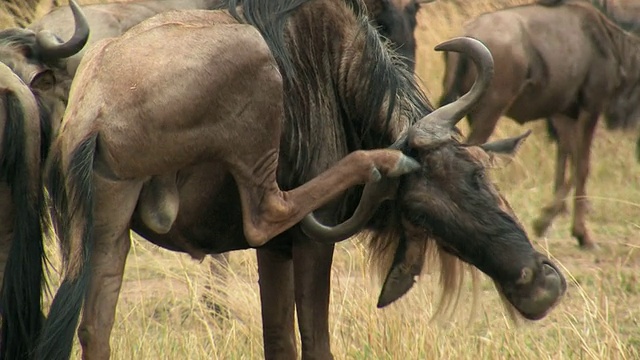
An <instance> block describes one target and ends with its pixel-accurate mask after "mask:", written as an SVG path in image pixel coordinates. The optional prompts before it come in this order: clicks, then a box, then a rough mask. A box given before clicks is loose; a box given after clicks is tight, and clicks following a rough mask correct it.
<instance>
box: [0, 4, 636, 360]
mask: <svg viewBox="0 0 640 360" xmlns="http://www.w3.org/2000/svg"><path fill="white" fill-rule="evenodd" d="M17 1H20V0H17ZM84 2H85V3H87V2H88V1H84ZM515 3H516V1H511V2H510V1H500V2H498V1H491V0H458V1H444V0H439V1H437V2H436V3H433V4H430V5H428V6H424V7H423V10H422V11H421V13H420V14H419V29H418V30H417V33H416V36H417V38H418V44H419V49H418V64H417V73H418V75H419V76H420V77H421V79H422V80H423V82H424V85H425V88H426V89H428V90H427V93H428V95H429V97H430V98H431V99H432V100H434V101H435V100H436V99H437V98H438V96H439V94H440V92H441V79H442V70H443V62H442V57H441V54H439V53H436V52H434V51H433V50H432V49H433V47H434V46H435V45H436V44H437V43H439V42H441V41H444V40H446V39H448V38H450V37H453V36H455V35H457V34H458V33H459V31H460V29H461V26H462V24H463V23H464V22H465V21H466V20H468V19H470V18H471V17H473V16H475V15H477V14H479V13H481V12H485V11H489V10H493V9H497V8H499V7H501V6H504V5H508V4H515ZM519 3H522V1H520V2H519ZM5 5H6V3H5ZM0 6H3V5H2V4H0ZM1 21H2V17H0V22H1ZM5 24H6V23H5ZM462 127H463V130H466V128H465V125H462ZM527 128H531V129H533V135H532V136H531V137H530V138H529V139H528V141H527V142H526V143H525V145H524V146H523V147H522V148H521V150H520V153H519V156H518V157H517V158H516V159H515V161H514V162H512V163H511V164H510V165H509V167H507V168H504V169H496V170H494V171H493V175H494V177H495V179H496V181H497V182H498V184H499V185H500V187H501V189H502V191H503V193H505V194H506V195H507V197H508V199H509V200H510V202H511V204H512V206H513V208H514V210H515V212H516V213H517V214H518V216H519V217H520V219H521V220H522V221H523V222H524V224H525V225H526V226H527V228H528V229H529V230H530V225H531V222H532V220H533V219H534V218H535V217H536V216H537V214H538V211H539V209H540V207H541V206H543V205H544V204H545V203H546V202H547V201H548V200H550V199H551V189H552V179H553V169H554V159H555V155H554V154H555V153H554V151H555V149H554V148H553V146H552V144H551V143H550V142H549V141H548V140H547V136H546V130H545V126H544V124H543V122H535V123H533V124H531V125H527V126H524V127H522V126H518V125H517V124H515V123H514V122H512V121H511V120H508V119H503V120H501V122H500V123H499V128H498V130H497V131H496V133H495V134H494V137H496V138H497V137H504V136H510V135H515V134H519V133H521V132H523V131H525V130H526V129H527ZM635 136H636V134H635V132H629V133H622V132H608V131H606V130H605V129H604V128H603V127H599V128H598V130H597V134H596V138H595V143H594V146H593V161H592V168H591V176H590V177H589V184H588V194H589V198H590V201H591V208H592V210H591V213H590V214H589V217H588V225H589V226H590V229H591V231H592V233H593V237H594V239H595V240H596V241H597V242H598V243H599V245H600V250H599V251H597V252H584V251H580V250H579V249H578V248H577V246H576V241H575V240H574V239H572V238H571V237H570V226H571V222H570V217H568V216H564V217H560V218H558V219H557V221H556V222H555V224H554V225H553V226H552V227H551V228H550V230H549V232H548V233H547V235H546V237H544V238H539V239H535V238H532V241H533V242H534V244H535V246H536V247H537V248H538V249H540V250H541V251H543V252H545V253H549V254H550V255H551V256H552V257H553V258H554V259H555V261H557V263H559V264H560V266H561V268H562V269H563V270H564V273H565V275H566V276H567V279H568V280H569V289H568V292H567V295H566V296H565V298H564V299H563V301H562V303H561V304H560V305H559V306H558V307H557V308H556V309H555V310H554V311H553V312H552V313H551V314H550V315H549V316H547V317H546V318H545V319H543V320H541V321H538V322H519V323H517V324H514V323H512V322H511V321H510V319H509V316H508V314H507V313H506V312H505V311H504V310H503V307H502V304H501V302H500V300H499V297H498V295H497V294H496V291H495V289H494V287H493V284H492V283H491V282H490V281H489V280H488V279H487V278H486V277H485V276H481V277H480V284H479V286H480V292H479V297H478V298H477V300H478V304H477V306H476V307H475V309H476V310H475V311H472V309H473V308H474V306H473V301H472V299H473V298H472V294H473V292H472V290H471V289H472V287H471V285H470V281H467V282H466V283H465V286H464V287H463V289H462V294H461V298H460V302H459V306H458V308H457V310H456V311H455V312H454V315H453V316H451V317H450V318H446V319H438V320H436V321H431V320H430V319H431V318H432V315H433V314H434V313H435V310H436V307H437V303H438V298H439V286H438V276H437V275H438V272H437V264H433V266H431V267H430V268H431V270H430V271H427V272H426V273H425V274H424V275H423V276H422V277H420V279H419V280H418V283H417V284H416V285H415V286H414V288H413V289H412V290H411V291H410V292H409V293H408V294H407V295H406V296H405V297H404V298H402V299H401V300H399V301H398V302H397V303H395V304H393V305H391V306H389V307H388V308H386V309H383V310H378V309H376V307H375V304H376V299H377V296H378V292H379V290H380V286H379V283H378V281H377V280H372V277H371V276H370V274H371V271H370V270H369V268H368V266H367V252H366V249H365V248H364V246H363V245H362V244H360V243H359V242H358V241H356V240H354V241H346V242H343V243H341V244H338V246H337V251H336V256H335V263H334V267H333V273H332V284H333V291H332V295H331V308H330V312H331V335H332V347H333V352H334V354H335V355H336V358H337V359H439V358H444V359H502V358H505V359H506V358H508V359H634V358H640V324H639V323H640V306H639V305H638V304H640V279H639V276H640V235H639V234H640V165H639V164H637V163H636V162H635V161H634V158H633V154H634V144H635ZM49 249H50V250H51V252H52V253H53V254H52V257H53V258H54V259H56V258H57V257H56V256H57V255H55V252H56V246H55V244H54V243H53V242H51V243H50V244H49ZM207 262H208V260H207V261H205V263H200V262H197V261H194V260H192V259H190V258H189V257H188V256H186V255H183V254H177V253H172V252H169V251H165V250H162V249H159V248H157V247H155V246H153V245H150V244H149V243H148V242H146V241H144V240H142V239H140V238H138V237H134V240H133V247H132V250H131V254H130V256H129V260H128V263H127V268H126V272H125V279H124V285H123V288H122V292H121V295H120V302H119V306H118V311H117V316H116V322H115V326H114V329H113V334H112V338H111V344H112V349H113V351H112V354H113V356H112V358H114V359H127V360H128V359H211V358H214V359H257V358H261V357H262V355H263V350H262V334H261V321H260V304H259V295H258V283H257V280H258V279H257V266H256V261H255V254H254V251H241V252H235V253H233V254H232V255H231V266H230V274H229V281H228V284H226V285H224V286H220V285H217V290H214V291H213V292H212V293H211V294H209V295H210V296H213V297H215V298H216V299H217V301H218V302H220V303H222V304H224V305H225V306H226V307H227V308H228V309H229V314H230V316H229V318H228V319H222V318H217V317H214V316H213V314H212V313H211V311H210V310H209V309H208V308H207V307H206V306H205V305H204V304H203V302H202V301H201V298H202V295H203V294H204V293H205V292H207V290H206V288H205V286H206V285H207V284H209V282H210V277H209V272H208V264H207ZM53 276H54V277H55V276H56V275H55V274H54V275H53ZM55 283H56V280H55V279H54V284H55ZM472 313H473V314H474V316H473V317H472V318H471V320H470V315H471V314H472ZM76 355H77V356H79V353H77V354H76Z"/></svg>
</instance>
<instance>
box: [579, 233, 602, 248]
mask: <svg viewBox="0 0 640 360" xmlns="http://www.w3.org/2000/svg"><path fill="white" fill-rule="evenodd" d="M576 237H577V238H578V246H579V248H580V250H584V251H598V250H600V247H599V246H598V244H596V243H594V242H593V241H591V240H590V239H589V240H585V239H584V237H580V236H576Z"/></svg>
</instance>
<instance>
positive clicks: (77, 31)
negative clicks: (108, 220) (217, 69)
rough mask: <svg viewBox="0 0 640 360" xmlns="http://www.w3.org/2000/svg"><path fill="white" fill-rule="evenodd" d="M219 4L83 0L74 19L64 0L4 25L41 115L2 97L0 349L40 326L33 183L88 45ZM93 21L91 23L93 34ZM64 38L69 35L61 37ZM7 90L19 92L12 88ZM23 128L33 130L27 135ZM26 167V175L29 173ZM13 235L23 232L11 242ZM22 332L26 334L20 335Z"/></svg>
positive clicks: (21, 351) (2, 48)
mask: <svg viewBox="0 0 640 360" xmlns="http://www.w3.org/2000/svg"><path fill="white" fill-rule="evenodd" d="M218 4H219V1H212V0H188V1H182V0H180V1H178V0H158V1H141V2H136V3H111V4H96V5H88V6H85V7H84V14H82V12H79V10H78V8H77V7H75V8H74V6H75V5H74V4H73V3H72V4H71V6H72V9H74V15H75V17H76V21H75V23H77V25H74V19H73V18H74V15H72V12H71V11H70V10H69V7H66V6H65V7H61V8H58V9H55V10H53V11H52V12H51V13H49V14H48V15H45V16H44V17H43V18H42V19H40V20H38V21H36V22H34V23H33V24H31V25H30V26H29V28H27V29H19V28H13V29H5V30H2V31H0V62H2V64H3V65H5V66H8V67H9V68H10V69H11V71H13V73H14V74H15V75H17V76H18V77H19V78H20V79H21V80H22V82H24V83H25V84H27V86H29V88H30V89H31V91H32V92H33V95H34V96H35V97H36V101H37V103H38V104H39V116H35V117H30V115H33V113H32V112H29V111H26V112H25V114H26V115H28V116H26V117H24V118H20V119H18V118H13V117H12V116H17V115H16V114H17V113H16V112H15V111H14V110H15V109H16V108H19V104H18V105H16V104H14V101H13V100H11V101H7V102H3V103H2V104H0V109H1V110H0V111H1V112H2V113H7V117H3V118H2V119H0V129H3V131H4V138H2V137H0V139H2V143H1V145H2V147H1V149H2V150H1V152H0V158H1V159H3V160H2V161H3V165H2V171H1V172H0V179H2V183H1V185H0V186H2V191H0V204H3V205H2V211H1V212H0V231H1V233H0V281H2V280H4V278H5V275H7V278H8V280H7V281H8V282H3V288H4V290H3V300H2V306H1V307H2V312H3V321H2V326H3V331H2V334H3V337H5V338H3V341H2V343H3V346H2V355H0V357H6V358H9V359H20V358H23V357H24V356H26V351H28V349H32V348H33V342H34V338H35V336H36V334H37V329H38V328H39V323H40V317H41V315H40V303H41V300H40V291H39V289H40V286H39V284H40V283H41V282H42V279H41V273H42V271H41V270H42V269H41V268H40V267H41V266H42V265H41V262H37V261H36V259H37V258H41V257H42V256H43V248H42V241H41V240H42V235H41V231H40V226H39V221H38V217H37V214H38V211H37V210H38V208H39V207H40V204H39V203H38V201H37V200H38V199H39V198H40V197H39V196H37V195H36V192H35V191H37V190H38V188H39V187H38V185H37V184H38V183H39V182H40V176H39V170H38V171H36V170H33V169H31V168H32V167H34V166H36V167H39V166H40V162H41V160H42V159H44V157H45V156H46V152H47V150H48V148H49V139H50V137H51V134H52V133H55V129H56V128H57V126H58V123H59V121H60V120H61V118H62V113H63V111H64V107H65V106H66V102H67V96H68V91H69V87H70V84H71V80H72V78H73V75H74V73H75V70H76V67H77V63H78V61H79V57H80V56H81V55H82V54H83V53H84V51H83V49H84V48H86V47H90V46H91V45H92V44H93V43H94V42H95V41H98V40H100V39H103V38H106V37H112V36H118V35H120V34H122V33H123V32H124V31H126V30H127V29H129V28H130V27H131V26H133V25H135V24H137V23H139V22H140V21H142V20H144V19H146V18H148V17H150V16H153V15H155V14H157V13H159V12H162V11H166V10H170V9H187V8H190V9H200V8H204V9H207V8H214V7H215V6H216V5H218ZM88 26H91V27H92V29H91V35H90V36H89V28H88ZM60 39H70V40H69V41H67V42H66V43H65V44H63V45H61V44H60V43H61V41H60ZM85 44H86V45H85ZM2 75H3V76H2V77H0V84H1V85H0V86H7V87H10V86H9V85H11V84H14V83H15V81H14V79H13V77H14V75H11V74H8V73H6V72H3V74H2ZM12 86H13V85H12ZM7 91H8V90H7ZM9 93H12V92H11V91H9V92H8V94H9ZM7 96H9V99H14V98H13V97H11V95H7ZM25 101H26V100H25ZM23 102H24V101H22V100H20V101H19V103H23ZM10 106H13V107H12V108H9V107H10ZM36 115H37V113H36ZM32 127H38V128H39V129H41V131H42V136H40V135H38V136H37V137H34V136H31V135H30V134H29V133H28V132H27V133H23V132H22V131H23V129H31V128H32ZM25 131H26V130H25ZM24 136H29V138H27V139H25V138H24ZM34 149H38V150H40V155H39V156H38V158H37V160H38V162H36V163H31V161H32V160H35V159H36V158H34V157H32V156H31V155H30V154H31V153H32V152H33V151H34ZM23 156H25V157H23ZM20 166H23V167H20ZM29 174H33V176H31V175H29ZM27 175H29V177H28V178H25V176H27ZM36 229H37V230H36ZM12 239H20V240H18V241H15V242H14V241H12ZM12 244H16V246H12ZM9 249H11V250H9ZM10 251H11V252H12V253H11V254H10V253H9V252H10ZM21 256H28V257H30V258H32V261H30V262H29V263H30V264H31V265H29V266H28V267H27V268H17V267H15V266H14V265H15V262H12V261H11V260H10V259H11V258H14V257H18V258H20V257H21ZM7 261H9V262H8V264H7ZM5 264H7V266H6V273H5ZM13 315H15V316H17V318H14V317H12V316H13ZM7 336H8V338H6V337H7ZM20 337H23V338H24V339H18V338H20ZM20 344H22V345H20ZM23 345H24V346H23ZM14 346H16V347H14Z"/></svg>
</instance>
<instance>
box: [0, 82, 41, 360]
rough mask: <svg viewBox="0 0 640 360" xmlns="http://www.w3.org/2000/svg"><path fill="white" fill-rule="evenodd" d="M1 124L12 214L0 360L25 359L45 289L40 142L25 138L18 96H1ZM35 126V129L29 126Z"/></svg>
mask: <svg viewBox="0 0 640 360" xmlns="http://www.w3.org/2000/svg"><path fill="white" fill-rule="evenodd" d="M3 97H4V99H2V100H4V101H3V102H4V104H5V110H6V124H5V129H4V139H3V140H2V144H3V148H2V153H1V154H2V158H1V159H0V178H1V179H0V180H2V181H6V182H7V183H8V184H9V186H10V188H11V202H12V204H2V206H6V207H11V208H13V209H14V210H15V212H14V216H15V217H14V221H13V239H12V242H11V249H10V250H9V255H8V259H7V263H6V265H5V272H4V279H3V285H2V295H1V299H0V306H1V309H2V312H3V319H2V352H1V353H0V359H9V360H13V359H27V358H29V355H30V352H31V351H32V350H33V348H34V347H35V344H36V341H37V338H38V335H39V333H40V330H41V327H42V309H41V306H42V305H41V297H42V287H43V285H44V276H43V272H44V262H45V256H44V247H43V242H42V224H41V222H40V214H41V213H42V210H43V208H42V204H43V203H44V202H43V196H42V191H41V186H40V185H41V177H40V146H41V145H40V142H39V141H37V138H36V137H33V136H29V135H28V133H30V132H31V131H30V130H29V126H30V125H28V124H27V123H26V121H29V119H27V118H26V116H25V112H24V108H23V107H22V104H21V103H20V100H19V99H18V97H17V96H16V95H15V94H14V93H12V92H8V93H6V94H5V95H4V96H3ZM31 126H33V127H36V126H38V127H39V124H31Z"/></svg>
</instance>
